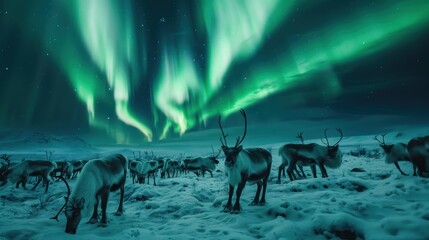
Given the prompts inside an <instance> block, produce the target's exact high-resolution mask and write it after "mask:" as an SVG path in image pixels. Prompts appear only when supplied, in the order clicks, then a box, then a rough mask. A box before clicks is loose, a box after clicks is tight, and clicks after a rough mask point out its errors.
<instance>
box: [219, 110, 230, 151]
mask: <svg viewBox="0 0 429 240" xmlns="http://www.w3.org/2000/svg"><path fill="white" fill-rule="evenodd" d="M220 118H221V116H220V115H219V127H220V131H221V132H222V137H223V139H224V140H225V143H224V142H223V141H222V137H221V138H220V142H221V143H222V146H228V144H227V143H226V137H228V134H226V135H225V132H224V131H223V128H222V123H221V122H220Z"/></svg>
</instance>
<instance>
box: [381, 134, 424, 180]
mask: <svg viewBox="0 0 429 240" xmlns="http://www.w3.org/2000/svg"><path fill="white" fill-rule="evenodd" d="M386 134H387V133H385V134H382V135H381V137H382V139H381V140H380V139H379V138H378V135H376V136H375V137H374V140H376V141H377V142H379V143H380V147H381V148H382V149H383V151H384V153H385V154H386V159H385V161H386V163H388V164H391V163H393V164H395V166H396V168H397V169H398V170H399V172H400V173H401V174H402V175H405V176H408V174H406V173H404V172H403V171H402V170H401V168H400V167H399V164H398V162H399V161H407V162H411V159H410V156H409V155H408V150H407V144H405V143H395V144H386V143H385V142H384V136H386ZM413 170H414V174H413V175H414V176H416V166H415V165H414V164H413Z"/></svg>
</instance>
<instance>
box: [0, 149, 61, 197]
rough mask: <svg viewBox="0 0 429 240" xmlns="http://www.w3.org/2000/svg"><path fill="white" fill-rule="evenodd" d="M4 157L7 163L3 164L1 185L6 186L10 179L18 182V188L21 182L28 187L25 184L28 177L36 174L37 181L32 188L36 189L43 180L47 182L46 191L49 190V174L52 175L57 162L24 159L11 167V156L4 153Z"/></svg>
mask: <svg viewBox="0 0 429 240" xmlns="http://www.w3.org/2000/svg"><path fill="white" fill-rule="evenodd" d="M2 159H3V160H5V161H6V164H3V166H2V169H1V174H0V186H4V185H6V183H7V182H8V181H10V182H12V183H14V184H16V185H15V187H16V188H19V184H21V185H22V187H23V188H24V189H27V188H26V186H25V185H26V183H27V180H28V178H29V177H30V176H35V177H38V178H37V183H36V184H35V185H34V186H33V188H32V189H31V190H34V189H35V188H36V187H37V186H38V185H39V184H40V182H41V181H42V180H43V182H44V184H45V193H46V192H48V187H49V179H48V176H49V175H50V173H51V172H52V170H54V169H55V168H56V167H57V164H56V163H55V162H51V161H45V160H24V161H22V162H20V163H18V164H16V165H15V166H13V167H10V160H9V156H7V155H6V154H4V155H3V156H2ZM39 176H40V178H39Z"/></svg>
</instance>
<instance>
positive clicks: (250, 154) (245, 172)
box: [219, 109, 272, 214]
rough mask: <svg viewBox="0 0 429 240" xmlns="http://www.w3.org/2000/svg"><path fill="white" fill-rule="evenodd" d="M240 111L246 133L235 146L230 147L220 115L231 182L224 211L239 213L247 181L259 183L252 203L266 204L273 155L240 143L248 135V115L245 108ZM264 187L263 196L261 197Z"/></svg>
mask: <svg viewBox="0 0 429 240" xmlns="http://www.w3.org/2000/svg"><path fill="white" fill-rule="evenodd" d="M240 113H241V114H242V115H243V117H244V134H243V137H242V138H240V137H237V142H236V143H235V145H234V147H228V145H227V142H226V137H227V136H228V135H225V133H224V131H223V128H222V124H221V116H219V127H220V130H221V132H222V137H223V139H224V141H222V137H221V138H220V142H221V144H222V151H223V152H224V154H225V157H226V158H225V173H226V176H227V178H228V183H229V196H228V202H227V203H226V206H225V208H224V210H223V211H224V212H231V213H235V214H236V213H239V212H240V210H241V207H240V197H241V193H242V191H243V189H244V187H245V185H246V182H247V181H249V182H254V183H256V184H257V186H258V188H257V189H256V195H255V198H254V199H253V201H252V203H251V204H250V205H264V204H265V202H266V201H265V193H266V190H267V183H268V177H269V176H270V171H271V165H272V157H271V153H270V152H269V151H267V150H265V149H263V148H246V149H243V146H241V145H240V144H241V143H242V142H243V140H244V138H245V137H246V132H247V116H246V112H245V111H244V110H243V109H240ZM235 186H238V187H237V192H236V197H237V198H236V201H235V204H234V206H232V196H233V194H234V188H235ZM261 188H262V197H261V199H259V196H260V193H261Z"/></svg>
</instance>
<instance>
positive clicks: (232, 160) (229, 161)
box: [219, 109, 247, 167]
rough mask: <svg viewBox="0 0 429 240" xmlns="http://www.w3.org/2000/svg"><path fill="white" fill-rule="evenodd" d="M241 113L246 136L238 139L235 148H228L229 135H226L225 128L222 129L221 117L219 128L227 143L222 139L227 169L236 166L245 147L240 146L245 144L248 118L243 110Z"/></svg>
mask: <svg viewBox="0 0 429 240" xmlns="http://www.w3.org/2000/svg"><path fill="white" fill-rule="evenodd" d="M240 113H241V114H242V115H243V117H244V134H243V137H237V142H236V143H235V146H234V147H228V145H227V143H226V137H227V136H228V134H226V135H225V133H224V131H223V128H222V124H221V122H220V119H221V116H219V127H220V130H221V131H222V136H223V139H224V141H225V143H224V142H223V141H222V138H220V142H221V143H222V151H223V152H224V154H225V166H226V167H233V166H235V164H236V162H237V157H238V154H239V153H240V152H241V150H243V146H241V145H240V144H241V143H242V142H243V140H244V138H245V137H246V131H247V117H246V112H245V111H244V110H243V109H240Z"/></svg>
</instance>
